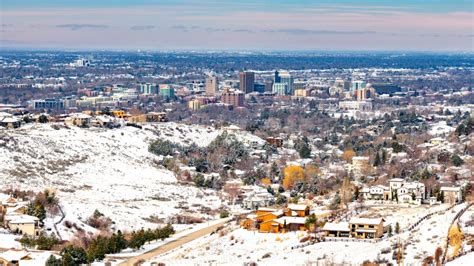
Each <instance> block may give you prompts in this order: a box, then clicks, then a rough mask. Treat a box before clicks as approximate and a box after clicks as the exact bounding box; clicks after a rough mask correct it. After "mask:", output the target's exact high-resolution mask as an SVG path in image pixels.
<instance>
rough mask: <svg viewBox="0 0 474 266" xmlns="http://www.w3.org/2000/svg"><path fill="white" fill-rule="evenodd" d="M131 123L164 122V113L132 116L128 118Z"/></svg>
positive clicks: (165, 119)
mask: <svg viewBox="0 0 474 266" xmlns="http://www.w3.org/2000/svg"><path fill="white" fill-rule="evenodd" d="M128 121H130V122H132V123H151V122H166V121H167V118H166V113H165V112H149V113H147V114H140V115H134V116H131V117H129V118H128Z"/></svg>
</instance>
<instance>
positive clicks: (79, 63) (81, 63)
mask: <svg viewBox="0 0 474 266" xmlns="http://www.w3.org/2000/svg"><path fill="white" fill-rule="evenodd" d="M73 65H74V66H76V67H88V66H90V65H91V62H90V61H89V60H88V59H83V58H81V59H77V60H76V61H75V62H74V63H73Z"/></svg>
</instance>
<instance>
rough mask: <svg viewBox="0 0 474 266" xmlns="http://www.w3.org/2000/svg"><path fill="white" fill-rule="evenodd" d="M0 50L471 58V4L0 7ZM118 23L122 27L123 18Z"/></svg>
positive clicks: (144, 0)
mask: <svg viewBox="0 0 474 266" xmlns="http://www.w3.org/2000/svg"><path fill="white" fill-rule="evenodd" d="M1 9H2V11H1V13H2V16H1V17H2V19H1V23H0V24H1V29H0V33H1V34H0V42H1V47H2V48H35V49H42V48H53V49H143V50H165V49H176V50H189V49H198V50H202V49H216V50H235V49H237V50H348V51H357V50H364V51H365V50H368V51H370V50H397V51H401V50H403V51H468V52H469V51H472V50H473V37H474V34H473V32H472V22H473V19H474V16H473V4H472V2H471V1H462V0H461V1H437V0H431V1H405V0H403V1H397V3H386V2H384V1H375V0H372V1H370V0H365V1H348V0H345V1H344V0H339V1H318V3H311V1H261V0H260V1H239V2H237V3H236V2H232V1H209V0H208V1H191V0H188V1H183V0H181V1H159V0H158V1H153V0H139V1H128V0H127V1H109V0H106V1H88V0H86V1H68V2H66V3H65V2H64V1H57V0H48V1H34V0H26V1H21V2H8V3H6V2H5V3H2V8H1ZM123 18H126V19H123Z"/></svg>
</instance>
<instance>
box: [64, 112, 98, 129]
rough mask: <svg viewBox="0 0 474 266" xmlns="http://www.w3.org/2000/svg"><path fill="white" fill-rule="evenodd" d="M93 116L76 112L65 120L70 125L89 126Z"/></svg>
mask: <svg viewBox="0 0 474 266" xmlns="http://www.w3.org/2000/svg"><path fill="white" fill-rule="evenodd" d="M91 119H92V117H91V116H90V115H87V114H83V113H74V114H71V115H69V117H67V118H66V119H65V120H64V123H66V125H68V126H78V127H88V126H90V124H91Z"/></svg>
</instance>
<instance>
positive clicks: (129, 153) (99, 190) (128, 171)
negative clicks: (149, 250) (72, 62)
mask: <svg viewBox="0 0 474 266" xmlns="http://www.w3.org/2000/svg"><path fill="white" fill-rule="evenodd" d="M220 133H221V131H220V130H216V129H213V128H210V127H203V126H193V125H182V124H176V123H156V124H147V125H145V126H144V127H143V129H139V128H135V127H121V128H117V129H101V128H79V127H70V128H65V127H64V126H61V127H60V128H59V129H55V128H53V127H52V126H51V125H50V124H29V125H26V126H24V127H22V128H20V129H15V130H5V129H0V188H3V189H5V188H21V189H23V190H34V191H40V190H44V189H45V188H53V189H55V190H56V191H57V194H58V196H59V199H60V204H61V206H62V207H63V209H64V211H65V213H66V218H65V220H64V221H71V222H72V223H76V224H78V225H79V226H81V227H82V226H84V225H82V222H84V221H85V220H86V219H87V217H89V216H90V215H91V214H92V213H93V212H94V210H95V209H98V210H99V211H100V212H102V213H104V214H105V215H106V216H108V217H110V218H111V219H112V220H113V221H114V222H115V223H116V224H115V226H116V228H117V229H127V230H131V229H137V228H141V227H156V226H157V224H156V223H154V222H153V221H152V220H156V219H166V218H169V217H170V216H172V215H174V214H177V213H180V212H199V211H200V210H201V209H202V207H203V206H205V207H209V208H211V209H217V208H219V207H221V204H222V203H221V200H219V198H218V196H217V195H216V193H215V192H214V191H212V190H203V189H199V188H196V187H194V186H192V185H182V184H179V183H178V182H177V180H176V178H175V176H174V174H173V173H172V172H170V171H168V170H166V169H164V168H161V167H159V166H158V165H157V164H156V160H157V159H158V157H157V156H155V155H153V154H151V153H150V152H149V151H148V145H149V143H150V142H151V141H153V140H155V139H166V140H170V141H172V142H176V143H180V144H183V145H188V144H191V143H195V144H197V145H199V146H205V145H208V144H209V143H210V142H211V141H212V140H213V139H214V138H215V137H216V136H218V135H219V134H220ZM236 134H237V136H238V138H240V139H241V140H243V141H244V142H246V143H249V144H251V143H254V142H255V141H256V142H261V141H262V140H261V139H259V138H258V137H256V136H253V135H250V134H248V133H236ZM148 218H150V219H148ZM55 220H57V219H56V218H55ZM50 224H52V222H51V223H50ZM59 229H60V231H61V232H62V233H64V234H65V236H66V237H65V238H67V236H70V235H71V234H72V233H73V232H72V231H71V230H69V229H67V228H65V227H64V225H63V224H61V225H59ZM86 229H87V228H86Z"/></svg>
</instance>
